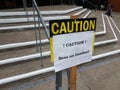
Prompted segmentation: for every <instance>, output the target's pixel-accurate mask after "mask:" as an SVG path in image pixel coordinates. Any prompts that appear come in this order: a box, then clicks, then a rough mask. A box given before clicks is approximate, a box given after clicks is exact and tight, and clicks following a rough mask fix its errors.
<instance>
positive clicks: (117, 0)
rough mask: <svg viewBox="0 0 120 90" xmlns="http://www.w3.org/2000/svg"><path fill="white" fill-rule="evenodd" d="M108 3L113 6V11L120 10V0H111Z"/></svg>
mask: <svg viewBox="0 0 120 90" xmlns="http://www.w3.org/2000/svg"><path fill="white" fill-rule="evenodd" d="M108 4H111V5H112V6H113V11H116V12H120V0H109V1H108Z"/></svg>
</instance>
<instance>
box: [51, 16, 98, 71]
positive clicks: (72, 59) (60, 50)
mask: <svg viewBox="0 0 120 90" xmlns="http://www.w3.org/2000/svg"><path fill="white" fill-rule="evenodd" d="M49 26H50V49H51V60H52V61H53V62H54V65H55V72H57V71H61V70H64V69H67V68H70V67H73V66H76V65H79V64H82V63H86V62H89V61H91V58H92V49H93V42H94V31H95V29H96V18H87V19H69V20H51V21H50V22H49Z"/></svg>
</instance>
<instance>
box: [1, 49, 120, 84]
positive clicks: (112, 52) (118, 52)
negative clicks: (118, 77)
mask: <svg viewBox="0 0 120 90" xmlns="http://www.w3.org/2000/svg"><path fill="white" fill-rule="evenodd" d="M116 54H120V49H119V50H115V51H110V52H107V53H103V54H100V55H96V56H93V57H92V60H97V59H101V58H104V57H107V56H111V55H116ZM51 71H55V67H54V66H52V67H49V68H45V69H41V70H37V71H33V72H29V73H25V74H21V75H16V76H12V77H8V78H3V79H1V80H0V85H2V84H6V83H10V82H13V81H17V80H21V79H25V78H29V77H32V76H36V75H40V74H44V73H48V72H51Z"/></svg>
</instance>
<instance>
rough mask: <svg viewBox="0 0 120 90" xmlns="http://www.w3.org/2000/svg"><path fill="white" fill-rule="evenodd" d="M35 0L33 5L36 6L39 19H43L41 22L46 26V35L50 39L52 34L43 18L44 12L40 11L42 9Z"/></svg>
mask: <svg viewBox="0 0 120 90" xmlns="http://www.w3.org/2000/svg"><path fill="white" fill-rule="evenodd" d="M32 1H33V2H32V3H33V6H34V8H35V10H36V12H37V15H38V18H39V20H40V21H41V23H42V25H43V27H44V29H45V33H46V36H47V38H48V40H49V39H50V34H49V30H48V28H47V26H46V24H45V21H44V20H43V17H42V14H41V13H40V10H39V8H38V6H37V3H36V1H35V0H32Z"/></svg>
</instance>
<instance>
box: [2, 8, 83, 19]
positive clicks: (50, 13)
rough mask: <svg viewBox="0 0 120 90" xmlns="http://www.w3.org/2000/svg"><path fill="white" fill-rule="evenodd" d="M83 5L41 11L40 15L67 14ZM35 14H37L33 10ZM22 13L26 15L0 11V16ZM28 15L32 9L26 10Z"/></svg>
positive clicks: (31, 13) (31, 12)
mask: <svg viewBox="0 0 120 90" xmlns="http://www.w3.org/2000/svg"><path fill="white" fill-rule="evenodd" d="M82 8H83V7H82V6H80V7H75V8H71V9H68V10H55V11H41V14H42V15H54V14H67V13H69V12H72V11H75V10H78V9H82ZM35 14H37V13H36V12H35ZM22 15H26V12H22V11H20V12H0V16H3V17H4V16H22ZM28 15H33V11H28Z"/></svg>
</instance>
